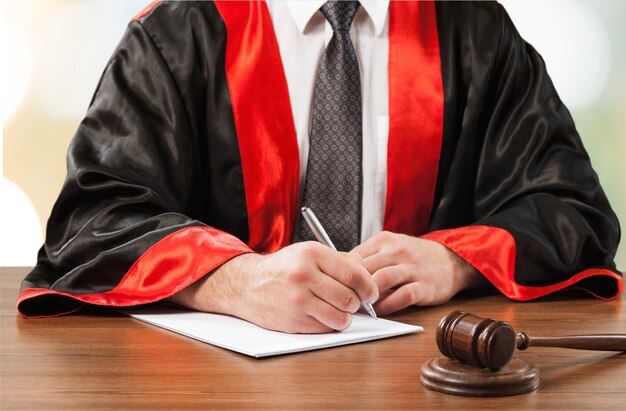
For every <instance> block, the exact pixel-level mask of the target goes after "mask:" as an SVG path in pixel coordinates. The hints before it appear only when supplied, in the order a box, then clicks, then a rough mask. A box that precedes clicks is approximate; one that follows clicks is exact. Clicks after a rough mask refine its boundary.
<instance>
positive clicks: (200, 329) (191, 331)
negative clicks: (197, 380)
mask: <svg viewBox="0 0 626 411" xmlns="http://www.w3.org/2000/svg"><path fill="white" fill-rule="evenodd" d="M123 312H124V313H125V314H127V315H130V316H131V317H133V318H136V319H138V320H141V321H145V322H147V323H150V324H152V325H156V326H157V327H162V328H165V329H167V330H170V331H174V332H176V333H179V334H182V335H185V336H187V337H190V338H193V339H196V340H200V341H203V342H206V343H209V344H213V345H216V346H218V347H222V348H226V349H229V350H232V351H237V352H240V353H242V354H246V355H249V356H252V357H257V358H259V357H267V356H271V355H280V354H289V353H295V352H301V351H309V350H317V349H320V348H328V347H336V346H339V345H346V344H354V343H358V342H364V341H371V340H378V339H381V338H388V337H394V336H397V335H402V334H410V333H415V332H418V331H422V330H423V328H422V327H419V326H415V325H408V324H403V323H399V322H396V321H389V320H384V319H374V318H372V317H370V316H368V315H365V314H356V315H354V316H353V318H352V324H351V325H350V327H348V328H347V329H346V330H344V331H341V332H333V333H328V334H286V333H282V332H278V331H270V330H266V329H265V328H261V327H259V326H257V325H254V324H252V323H249V322H247V321H244V320H241V319H239V318H235V317H230V316H227V315H219V314H208V313H200V312H195V311H185V310H182V309H179V308H177V307H172V306H159V307H150V308H142V309H129V310H124V311H123Z"/></svg>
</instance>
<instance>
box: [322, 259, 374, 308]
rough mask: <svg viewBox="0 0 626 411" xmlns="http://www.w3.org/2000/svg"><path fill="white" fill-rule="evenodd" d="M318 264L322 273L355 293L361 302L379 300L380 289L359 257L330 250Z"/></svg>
mask: <svg viewBox="0 0 626 411" xmlns="http://www.w3.org/2000/svg"><path fill="white" fill-rule="evenodd" d="M326 248H327V247H326ZM316 262H317V264H318V267H319V269H320V271H321V272H322V273H324V274H326V275H327V276H328V277H330V278H332V279H334V280H336V281H337V282H339V283H340V284H342V285H343V286H345V287H348V288H349V289H351V290H352V291H354V292H355V293H356V295H357V296H358V298H359V302H360V301H363V302H369V303H373V302H374V301H376V300H377V299H378V287H377V286H376V283H374V281H373V280H372V276H371V275H370V273H369V272H368V271H367V270H366V269H365V267H364V266H363V263H362V260H361V258H360V257H359V256H357V255H350V254H349V253H337V252H335V251H332V250H328V253H326V252H324V253H323V255H320V256H318V258H317V259H316ZM333 305H334V304H333Z"/></svg>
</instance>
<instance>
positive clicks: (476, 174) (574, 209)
mask: <svg viewBox="0 0 626 411" xmlns="http://www.w3.org/2000/svg"><path fill="white" fill-rule="evenodd" d="M442 7H443V6H442ZM496 7H497V9H496V10H497V13H495V16H496V17H495V18H494V19H491V20H493V21H496V22H497V23H498V24H494V25H493V26H492V27H491V29H490V32H489V33H488V32H487V30H486V28H485V27H479V28H478V29H477V30H479V31H481V35H482V36H488V37H490V38H493V37H495V39H496V41H497V44H498V46H497V53H496V54H495V58H494V59H493V60H492V61H493V64H491V65H489V63H486V62H485V61H489V57H487V58H486V59H485V61H480V60H481V55H480V54H479V53H478V52H474V54H473V56H472V58H473V60H474V61H473V62H472V64H473V65H474V66H482V68H483V71H482V73H483V74H484V79H485V81H484V82H481V83H480V85H475V84H473V83H472V80H471V79H470V80H467V83H469V84H470V85H469V86H468V87H467V89H465V90H467V91H466V93H467V94H465V96H464V99H465V101H466V105H467V108H466V111H465V113H466V114H467V113H468V112H471V113H472V119H468V118H463V117H461V120H462V121H463V122H464V124H463V126H459V127H458V130H460V131H459V134H460V135H461V137H460V138H459V140H458V142H457V144H456V146H455V147H456V148H457V150H464V151H465V152H466V153H470V154H469V155H470V156H471V159H469V158H468V157H467V155H466V157H464V158H465V159H464V160H463V162H464V163H465V164H472V168H473V170H471V172H470V170H467V171H468V172H467V173H466V175H465V176H464V177H462V178H460V177H458V176H454V175H453V172H454V170H455V167H457V165H458V164H457V165H455V161H456V160H451V162H450V163H449V167H450V168H451V169H452V170H453V171H450V173H449V174H448V176H447V179H448V181H446V182H445V183H442V184H440V186H439V187H438V188H439V191H440V202H439V209H436V210H435V212H434V216H433V223H432V226H434V228H435V229H438V228H445V229H443V230H439V231H435V232H432V233H429V234H427V235H426V236H424V237H425V238H429V239H432V240H436V241H439V242H441V243H442V244H444V245H446V246H447V247H449V248H450V249H452V250H453V251H455V252H456V253H457V254H459V255H460V256H461V257H463V258H464V259H465V260H467V261H468V262H469V263H471V264H472V265H473V266H474V267H476V268H477V269H478V270H479V271H480V272H481V273H482V274H483V275H484V276H485V277H486V278H487V279H488V280H489V281H491V282H492V283H493V284H494V285H495V286H496V287H497V288H498V289H499V290H500V291H502V292H503V293H504V294H505V295H506V296H508V297H510V298H513V299H517V300H529V299H533V298H537V297H540V296H543V295H546V294H549V293H551V292H554V291H558V290H561V289H565V288H572V287H577V288H582V289H584V290H586V291H588V292H589V293H591V294H594V295H596V296H598V297H601V298H614V297H615V296H617V295H619V293H620V292H621V291H622V278H621V274H620V272H619V271H617V269H616V266H615V264H614V262H613V259H614V256H615V253H616V251H617V245H618V242H619V237H620V230H619V224H618V220H617V218H616V215H615V214H614V212H613V211H612V209H611V207H610V205H609V203H608V200H607V198H606V196H605V194H604V192H603V190H602V188H601V186H600V183H599V181H598V177H597V175H596V173H595V172H594V170H593V169H592V166H591V163H590V160H589V157H588V155H587V153H586V151H585V149H584V147H583V145H582V142H581V140H580V137H579V135H578V133H577V131H576V128H575V125H574V121H573V119H572V118H571V116H570V113H569V112H568V110H567V108H566V107H565V106H564V105H563V103H562V102H561V100H560V98H559V96H558V95H557V92H556V90H555V88H554V86H553V84H552V82H551V80H550V78H549V76H548V74H547V71H546V67H545V64H544V61H543V60H542V58H541V56H540V55H539V54H538V53H537V51H536V50H535V49H533V48H532V47H531V46H530V45H529V44H527V43H526V42H525V41H524V40H523V39H522V38H521V37H520V35H519V34H518V32H517V31H516V29H515V27H514V26H513V23H512V22H511V21H510V19H509V17H508V16H507V14H506V13H505V12H504V10H503V9H502V8H501V7H500V6H496ZM493 9H494V8H491V10H493ZM444 12H445V10H444ZM483 21H490V20H489V19H488V18H484V19H483ZM479 23H480V22H479ZM487 28H489V26H488V27H487ZM468 38H470V41H472V40H474V41H475V44H473V47H474V48H476V49H480V48H481V42H482V41H481V39H480V36H474V37H472V36H471V35H468ZM446 40H449V39H446ZM485 55H486V54H485ZM444 57H445V56H444ZM450 60H452V58H450V59H449V61H450ZM450 64H453V63H452V62H450ZM485 67H487V68H486V69H485ZM476 77H478V75H477V76H476ZM445 78H446V77H445V75H444V79H445ZM449 78H450V76H448V79H449ZM462 82H463V80H461V81H458V83H462ZM449 83H452V81H449ZM459 100H460V99H458V98H457V102H456V104H458V101H459ZM447 108H448V107H447ZM452 128H454V127H449V130H450V129H452ZM468 130H469V131H468ZM468 141H471V143H468ZM448 154H449V157H451V158H452V157H454V156H455V155H456V154H455V153H448ZM457 163H458V162H457ZM468 176H473V177H468ZM451 180H455V181H453V182H451ZM461 182H462V183H461ZM453 192H454V193H459V192H465V193H467V197H468V198H471V205H470V203H467V202H463V201H457V200H456V197H455V195H456V194H454V193H453ZM455 203H456V204H455ZM454 205H456V206H457V207H458V208H457V211H456V215H457V216H463V215H465V219H466V225H465V226H462V227H457V228H448V227H445V226H446V225H449V224H450V221H451V220H450V219H451V217H450V215H451V214H455V211H454V210H453V207H454Z"/></svg>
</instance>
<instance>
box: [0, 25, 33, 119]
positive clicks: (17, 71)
mask: <svg viewBox="0 0 626 411" xmlns="http://www.w3.org/2000/svg"><path fill="white" fill-rule="evenodd" d="M0 36H2V37H0V38H1V39H2V40H1V41H2V49H0V55H1V56H2V60H3V63H2V64H0V79H1V80H0V81H2V83H1V84H2V93H1V94H0V95H1V96H2V124H3V125H4V123H5V122H6V121H7V120H8V119H9V117H11V115H12V114H13V113H14V112H15V111H16V110H17V108H18V106H19V105H20V103H21V102H22V99H23V98H24V96H25V95H26V91H27V90H28V86H29V84H30V80H31V75H32V69H33V57H32V50H31V45H30V41H29V39H28V34H27V33H26V31H25V30H24V28H23V27H22V26H20V25H17V24H5V23H4V22H2V23H0Z"/></svg>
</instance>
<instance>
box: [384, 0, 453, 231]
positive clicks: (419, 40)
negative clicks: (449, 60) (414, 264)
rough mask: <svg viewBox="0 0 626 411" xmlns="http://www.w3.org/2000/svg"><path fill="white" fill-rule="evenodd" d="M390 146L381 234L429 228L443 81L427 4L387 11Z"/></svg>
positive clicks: (431, 5)
mask: <svg viewBox="0 0 626 411" xmlns="http://www.w3.org/2000/svg"><path fill="white" fill-rule="evenodd" d="M389 13H390V14H389V146H388V153H387V158H388V163H387V164H388V165H387V170H388V171H387V173H388V174H387V199H386V204H385V219H384V224H383V227H384V229H385V230H389V231H394V232H399V233H404V234H410V235H419V234H422V233H424V232H426V230H427V229H428V224H429V221H430V213H431V210H432V206H433V200H434V196H435V184H436V182H437V173H438V167H439V156H440V151H441V139H442V133H443V83H442V79H441V61H440V54H439V37H438V34H437V16H436V10H435V4H434V2H432V1H420V2H404V1H399V2H394V1H392V2H391V4H390V10H389Z"/></svg>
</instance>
